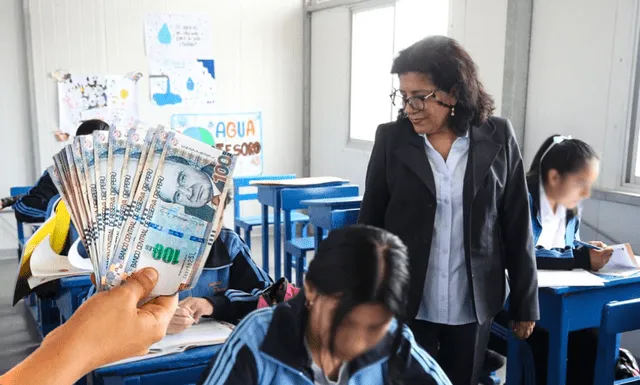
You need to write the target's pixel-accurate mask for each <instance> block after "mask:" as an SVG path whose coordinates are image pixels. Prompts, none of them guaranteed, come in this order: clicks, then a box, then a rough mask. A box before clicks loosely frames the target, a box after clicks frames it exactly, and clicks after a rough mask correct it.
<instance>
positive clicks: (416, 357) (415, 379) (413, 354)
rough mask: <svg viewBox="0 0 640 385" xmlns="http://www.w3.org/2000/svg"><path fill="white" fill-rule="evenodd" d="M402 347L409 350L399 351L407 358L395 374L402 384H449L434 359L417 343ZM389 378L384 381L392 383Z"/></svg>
mask: <svg viewBox="0 0 640 385" xmlns="http://www.w3.org/2000/svg"><path fill="white" fill-rule="evenodd" d="M412 338H413V337H412ZM403 349H409V350H410V351H409V352H404V353H401V354H403V355H406V356H407V359H406V363H405V364H406V366H405V367H404V368H402V369H403V370H400V371H397V372H396V374H395V375H396V376H399V377H400V378H399V380H400V383H402V384H404V385H451V381H450V380H449V378H448V377H447V375H446V374H445V373H444V371H443V370H442V369H441V368H440V366H439V365H438V363H437V362H436V360H434V359H433V357H431V356H430V355H429V354H428V353H427V352H425V351H424V350H423V349H422V348H421V347H420V346H418V344H416V343H411V344H407V345H405V347H403ZM391 380H392V379H391V378H388V379H386V381H385V382H384V383H385V384H387V383H394V382H392V381H391Z"/></svg>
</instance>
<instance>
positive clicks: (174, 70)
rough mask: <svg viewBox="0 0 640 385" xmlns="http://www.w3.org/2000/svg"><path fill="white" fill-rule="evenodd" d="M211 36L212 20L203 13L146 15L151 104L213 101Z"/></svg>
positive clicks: (194, 103)
mask: <svg viewBox="0 0 640 385" xmlns="http://www.w3.org/2000/svg"><path fill="white" fill-rule="evenodd" d="M211 36H212V35H211V23H210V20H209V18H208V17H207V16H205V15H199V14H172V13H167V14H158V13H154V14H148V15H147V16H146V18H145V43H146V51H147V57H148V60H149V90H150V95H149V97H150V100H151V103H152V104H153V105H156V106H168V105H203V104H204V105H207V104H213V103H214V100H215V85H216V84H215V79H216V75H215V63H214V60H213V59H212V54H211V50H212V47H213V42H212V37H211Z"/></svg>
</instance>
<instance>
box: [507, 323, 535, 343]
mask: <svg viewBox="0 0 640 385" xmlns="http://www.w3.org/2000/svg"><path fill="white" fill-rule="evenodd" d="M535 326H536V323H535V321H513V322H511V331H513V334H514V335H515V336H516V337H518V338H520V339H521V340H524V339H527V338H529V336H530V335H531V333H533V328H534V327H535Z"/></svg>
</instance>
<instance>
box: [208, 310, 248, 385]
mask: <svg viewBox="0 0 640 385" xmlns="http://www.w3.org/2000/svg"><path fill="white" fill-rule="evenodd" d="M259 327H260V326H259V325H258V324H257V322H256V317H255V316H253V315H252V316H249V317H247V318H245V319H244V320H243V321H242V322H240V324H239V325H238V326H237V327H236V328H235V329H234V331H233V332H232V333H231V335H230V336H229V338H227V341H225V343H224V346H223V347H222V350H221V351H220V353H218V354H217V355H216V356H215V357H214V359H213V360H212V361H211V363H210V364H209V369H208V370H206V371H205V374H204V376H203V378H202V380H201V381H200V385H247V384H258V365H257V362H256V355H254V352H253V350H252V349H251V347H250V346H249V345H248V344H247V342H246V340H245V338H251V337H252V336H254V335H253V333H255V332H256V329H257V328H259Z"/></svg>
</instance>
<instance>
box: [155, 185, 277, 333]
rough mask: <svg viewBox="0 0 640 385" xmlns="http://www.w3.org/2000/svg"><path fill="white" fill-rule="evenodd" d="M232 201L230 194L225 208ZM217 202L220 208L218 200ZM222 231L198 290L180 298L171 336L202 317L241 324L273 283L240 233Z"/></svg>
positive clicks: (171, 328) (170, 328)
mask: <svg viewBox="0 0 640 385" xmlns="http://www.w3.org/2000/svg"><path fill="white" fill-rule="evenodd" d="M217 199H218V198H214V201H215V200H217ZM230 201H231V198H230V197H229V195H227V199H226V200H225V208H226V207H227V205H228V204H229V202H230ZM214 203H215V204H216V205H217V201H215V202H214ZM220 226H222V221H221V222H220ZM219 231H220V235H219V236H218V238H217V239H216V241H215V243H214V244H213V247H212V248H211V252H210V253H209V257H208V258H207V261H206V262H205V266H204V270H203V271H202V275H201V276H200V279H199V280H198V283H197V285H196V287H194V288H193V289H192V290H189V291H186V292H183V293H181V295H180V299H181V301H180V303H179V307H178V309H177V310H176V314H175V315H174V316H173V318H172V320H171V324H170V325H169V330H168V331H167V333H169V334H174V333H179V332H181V331H183V330H184V329H186V328H188V327H189V326H191V325H193V324H194V323H196V322H198V321H199V319H200V317H213V318H215V319H219V320H223V321H227V322H231V323H234V324H235V323H238V322H239V321H240V320H241V319H242V318H244V316H246V315H247V314H249V313H250V312H251V311H253V310H255V309H256V307H257V305H258V297H259V294H260V292H261V291H262V290H264V289H266V288H267V287H269V286H270V285H271V284H273V280H272V279H271V277H269V275H268V274H267V273H265V272H264V271H263V270H262V269H260V268H259V267H258V266H256V264H255V263H254V262H253V259H252V258H251V250H250V249H249V247H248V246H247V244H246V243H244V241H243V240H242V239H240V237H239V236H238V234H237V233H236V232H234V231H233V230H230V229H226V228H221V229H219Z"/></svg>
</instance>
